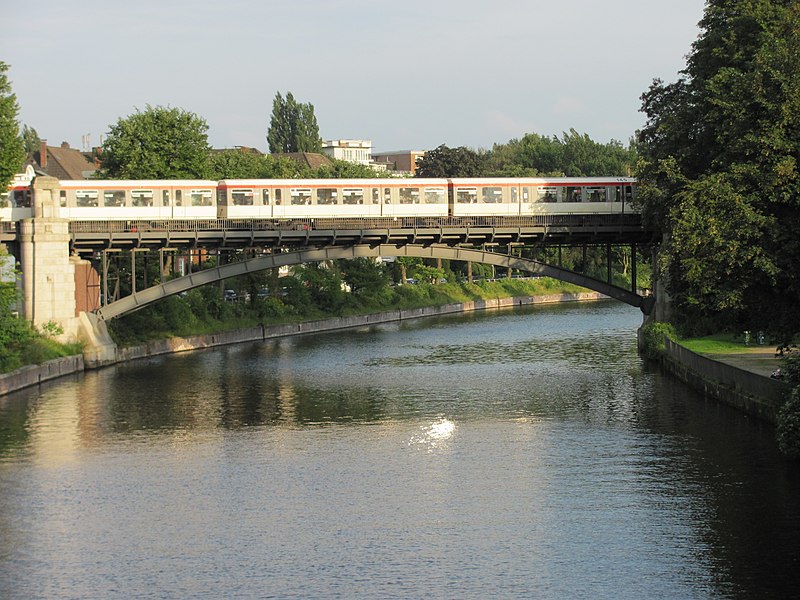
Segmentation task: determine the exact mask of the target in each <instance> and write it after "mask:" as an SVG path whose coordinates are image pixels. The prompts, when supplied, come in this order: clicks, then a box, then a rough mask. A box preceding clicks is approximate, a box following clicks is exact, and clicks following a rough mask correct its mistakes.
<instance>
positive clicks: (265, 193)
mask: <svg viewBox="0 0 800 600" xmlns="http://www.w3.org/2000/svg"><path fill="white" fill-rule="evenodd" d="M261 200H262V201H263V202H264V206H269V190H261Z"/></svg>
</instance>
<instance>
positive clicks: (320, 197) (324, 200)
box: [317, 188, 346, 204]
mask: <svg viewBox="0 0 800 600" xmlns="http://www.w3.org/2000/svg"><path fill="white" fill-rule="evenodd" d="M345 191H346V190H345ZM338 194H339V192H338V191H337V190H336V188H320V189H318V190H317V204H339V202H338V200H337V197H338Z"/></svg>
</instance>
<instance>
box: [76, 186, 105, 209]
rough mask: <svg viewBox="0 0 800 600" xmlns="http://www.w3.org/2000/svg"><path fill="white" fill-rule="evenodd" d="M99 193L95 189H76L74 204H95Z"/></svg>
mask: <svg viewBox="0 0 800 600" xmlns="http://www.w3.org/2000/svg"><path fill="white" fill-rule="evenodd" d="M99 195H100V194H98V193H97V190H78V191H76V192H75V206H80V207H81V208H83V207H91V206H97V198H98V197H99Z"/></svg>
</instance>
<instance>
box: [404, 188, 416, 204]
mask: <svg viewBox="0 0 800 600" xmlns="http://www.w3.org/2000/svg"><path fill="white" fill-rule="evenodd" d="M400 204H419V189H418V188H407V187H406V188H400Z"/></svg>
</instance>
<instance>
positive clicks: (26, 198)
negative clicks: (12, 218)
mask: <svg viewBox="0 0 800 600" xmlns="http://www.w3.org/2000/svg"><path fill="white" fill-rule="evenodd" d="M12 202H13V206H18V207H20V208H22V207H24V208H28V207H30V205H31V194H30V192H29V191H28V190H14V196H13V200H12Z"/></svg>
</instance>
